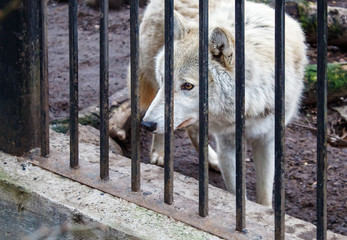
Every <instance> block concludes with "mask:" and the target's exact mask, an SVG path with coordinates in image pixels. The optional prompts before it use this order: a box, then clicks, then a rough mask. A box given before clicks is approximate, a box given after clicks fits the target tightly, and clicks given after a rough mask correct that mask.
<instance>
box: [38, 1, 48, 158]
mask: <svg viewBox="0 0 347 240" xmlns="http://www.w3.org/2000/svg"><path fill="white" fill-rule="evenodd" d="M39 11H40V20H39V21H40V30H41V31H40V105H41V107H40V108H41V120H40V121H41V124H40V125H41V128H40V144H41V156H42V157H46V156H48V154H49V88H48V48H47V1H45V0H40V10H39Z"/></svg>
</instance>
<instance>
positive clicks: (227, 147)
mask: <svg viewBox="0 0 347 240" xmlns="http://www.w3.org/2000/svg"><path fill="white" fill-rule="evenodd" d="M216 141H217V155H218V160H219V168H220V171H221V172H222V175H223V179H224V183H225V186H226V188H227V190H228V192H231V193H233V194H236V168H235V136H233V135H231V134H229V135H217V136H216Z"/></svg>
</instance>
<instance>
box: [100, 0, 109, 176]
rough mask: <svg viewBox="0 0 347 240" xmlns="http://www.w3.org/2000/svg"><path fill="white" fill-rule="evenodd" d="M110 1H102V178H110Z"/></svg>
mask: <svg viewBox="0 0 347 240" xmlns="http://www.w3.org/2000/svg"><path fill="white" fill-rule="evenodd" d="M108 59H109V58H108V0H101V1H100V178H101V179H108V178H109V129H108V123H109V102H108V80H109V71H108V69H109V60H108Z"/></svg>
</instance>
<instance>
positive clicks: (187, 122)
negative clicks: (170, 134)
mask: <svg viewBox="0 0 347 240" xmlns="http://www.w3.org/2000/svg"><path fill="white" fill-rule="evenodd" d="M193 121H194V120H193V118H189V119H188V120H185V121H184V122H183V123H181V124H180V125H178V127H177V129H180V128H184V127H187V126H189V125H190V124H192V123H193Z"/></svg>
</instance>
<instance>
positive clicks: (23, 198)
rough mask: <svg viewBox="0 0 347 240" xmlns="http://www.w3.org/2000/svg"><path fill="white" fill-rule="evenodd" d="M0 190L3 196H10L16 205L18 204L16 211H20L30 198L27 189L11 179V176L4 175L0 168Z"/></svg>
mask: <svg viewBox="0 0 347 240" xmlns="http://www.w3.org/2000/svg"><path fill="white" fill-rule="evenodd" d="M0 189H1V192H2V193H3V194H7V195H10V196H12V197H13V198H14V199H15V201H16V204H18V211H21V210H22V208H23V206H24V205H25V203H26V202H27V201H28V200H29V199H30V197H31V192H30V191H29V190H28V189H27V188H25V187H24V186H22V185H20V184H19V183H18V182H16V180H14V179H12V178H11V176H9V175H8V174H6V173H5V172H4V171H3V170H2V169H1V168H0Z"/></svg>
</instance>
